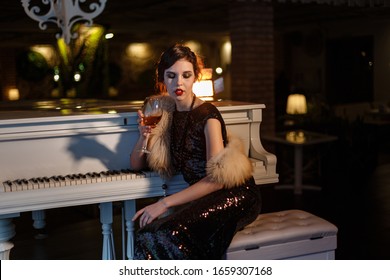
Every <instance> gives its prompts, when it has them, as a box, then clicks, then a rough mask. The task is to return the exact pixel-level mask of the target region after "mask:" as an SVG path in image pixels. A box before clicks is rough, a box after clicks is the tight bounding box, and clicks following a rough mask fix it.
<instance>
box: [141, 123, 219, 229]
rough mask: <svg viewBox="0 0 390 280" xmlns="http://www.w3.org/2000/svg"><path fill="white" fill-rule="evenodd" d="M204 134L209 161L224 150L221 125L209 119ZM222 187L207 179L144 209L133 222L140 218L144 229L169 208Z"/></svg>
mask: <svg viewBox="0 0 390 280" xmlns="http://www.w3.org/2000/svg"><path fill="white" fill-rule="evenodd" d="M204 132H205V136H206V147H207V158H208V159H209V158H210V157H212V156H213V155H215V154H217V153H218V152H220V151H221V150H222V149H223V148H224V145H223V138H222V132H221V123H220V122H219V121H218V120H217V119H209V120H208V121H207V123H206V126H205V130H204ZM222 187H223V185H221V184H218V183H215V182H213V181H211V180H210V179H209V178H208V177H205V178H203V179H201V180H200V181H198V182H197V183H195V184H193V185H191V186H189V187H188V188H186V189H184V190H182V191H180V192H177V193H175V194H172V195H170V196H168V197H165V198H164V199H163V200H160V201H158V202H156V203H154V204H151V205H148V206H146V207H145V208H142V209H141V210H139V211H138V212H137V213H136V214H135V215H134V217H133V221H135V220H136V219H138V218H139V217H140V226H141V227H143V226H144V225H146V224H148V223H150V222H152V221H153V220H154V219H155V218H157V217H158V216H160V215H161V214H163V213H164V212H165V211H167V210H168V208H169V207H172V206H178V205H182V204H185V203H188V202H190V201H193V200H196V199H199V198H201V197H203V196H206V195H208V194H210V193H212V192H215V191H217V190H219V189H221V188H222Z"/></svg>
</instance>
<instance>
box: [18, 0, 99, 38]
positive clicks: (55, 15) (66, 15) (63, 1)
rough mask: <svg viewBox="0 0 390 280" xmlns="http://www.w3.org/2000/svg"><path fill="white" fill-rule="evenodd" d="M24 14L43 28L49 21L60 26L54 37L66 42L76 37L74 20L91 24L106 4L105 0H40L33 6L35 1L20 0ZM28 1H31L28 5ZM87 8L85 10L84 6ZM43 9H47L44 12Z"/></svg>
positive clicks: (29, 0)
mask: <svg viewBox="0 0 390 280" xmlns="http://www.w3.org/2000/svg"><path fill="white" fill-rule="evenodd" d="M21 1H22V6H23V8H24V11H25V12H26V14H27V15H28V16H29V17H30V18H32V19H33V20H36V21H38V22H39V28H40V29H41V30H45V29H46V27H47V23H49V22H51V23H54V24H56V25H57V26H58V27H59V28H61V33H57V34H56V38H57V39H59V38H61V37H63V38H64V40H65V42H66V43H67V44H69V43H70V40H71V39H75V38H77V33H72V32H71V30H72V26H73V25H74V24H75V23H76V22H85V23H86V25H87V26H91V25H92V19H93V18H95V17H97V16H98V15H99V14H100V13H101V12H102V11H103V10H104V7H105V5H106V1H107V0H94V1H92V3H89V4H81V5H80V3H84V2H85V0H45V1H43V0H42V3H41V5H40V6H33V5H34V4H35V1H31V0H21ZM30 2H33V4H32V5H30ZM84 6H85V7H88V10H87V11H85V8H82V7H84ZM45 11H47V12H46V13H45Z"/></svg>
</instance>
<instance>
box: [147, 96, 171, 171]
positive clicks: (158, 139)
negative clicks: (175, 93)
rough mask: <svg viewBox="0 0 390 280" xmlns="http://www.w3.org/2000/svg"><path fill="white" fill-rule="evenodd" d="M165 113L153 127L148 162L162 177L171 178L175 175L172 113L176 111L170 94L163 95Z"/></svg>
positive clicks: (149, 142)
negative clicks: (172, 157)
mask: <svg viewBox="0 0 390 280" xmlns="http://www.w3.org/2000/svg"><path fill="white" fill-rule="evenodd" d="M161 98H162V100H163V102H162V108H163V115H162V117H161V120H160V121H159V122H158V124H157V126H156V127H155V128H154V129H152V133H151V134H150V136H149V140H148V150H149V151H150V153H149V154H147V158H146V160H147V162H148V165H149V167H150V168H151V169H152V170H153V171H155V172H157V173H158V174H159V175H160V176H161V177H162V178H164V179H169V178H170V177H172V175H173V167H172V164H171V153H170V152H169V151H170V143H171V135H170V133H169V132H170V131H171V125H172V113H173V111H175V107H176V105H175V100H173V99H172V98H171V97H170V96H167V95H163V96H162V97H161Z"/></svg>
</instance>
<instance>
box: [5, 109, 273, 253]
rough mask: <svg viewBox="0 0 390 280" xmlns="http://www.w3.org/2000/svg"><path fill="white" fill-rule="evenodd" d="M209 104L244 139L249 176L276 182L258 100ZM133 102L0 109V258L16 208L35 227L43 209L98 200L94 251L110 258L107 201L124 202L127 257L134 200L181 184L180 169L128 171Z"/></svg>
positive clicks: (133, 134) (134, 127)
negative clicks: (166, 177) (166, 176)
mask: <svg viewBox="0 0 390 280" xmlns="http://www.w3.org/2000/svg"><path fill="white" fill-rule="evenodd" d="M215 105H216V106H217V107H218V109H219V110H220V112H221V113H222V116H223V118H224V120H225V122H226V125H227V126H228V128H229V129H230V130H231V131H232V132H233V133H236V134H237V135H239V136H240V137H241V138H242V139H243V140H244V142H245V145H246V150H247V151H248V155H249V157H250V158H251V159H252V161H253V164H254V167H255V168H254V174H253V175H254V177H255V180H256V183H257V184H259V185H261V184H269V183H275V182H277V181H278V174H276V157H275V156H274V155H273V154H270V153H268V152H267V151H265V150H264V148H263V146H262V144H261V140H260V124H261V121H262V110H263V109H264V108H265V106H264V105H263V104H251V103H243V102H233V101H221V102H215ZM139 106H140V103H139V102H138V103H137V102H130V103H126V104H112V105H110V106H107V107H105V106H102V105H101V104H100V108H99V109H98V111H99V114H95V111H96V108H95V107H94V108H95V109H93V110H92V109H88V110H87V109H85V108H81V109H80V107H77V108H79V109H80V110H79V111H77V110H76V111H74V112H71V113H70V114H69V115H64V114H63V112H64V111H63V112H62V113H59V112H60V111H61V109H60V107H59V105H58V104H57V105H56V106H54V107H55V109H53V110H46V111H43V112H42V111H37V110H33V111H28V112H27V111H26V110H21V111H15V110H13V111H12V112H11V111H0V151H1V152H0V153H1V156H0V184H1V185H0V259H7V258H9V252H10V250H11V248H12V247H13V244H12V243H11V242H10V239H11V238H12V237H13V236H14V235H15V234H16V232H15V229H14V225H13V222H12V220H13V219H14V218H17V217H18V216H19V215H20V213H21V212H26V211H32V213H33V219H34V227H36V228H43V227H44V226H45V221H44V218H45V216H44V211H43V210H46V209H51V208H60V207H69V206H77V205H87V204H95V203H98V204H100V216H101V223H102V233H103V255H102V258H103V259H112V258H115V256H114V253H113V251H112V250H113V246H112V240H113V239H112V228H111V224H112V202H115V201H124V207H125V219H126V230H127V235H128V237H127V257H128V258H130V259H131V258H132V250H133V248H132V242H133V225H132V222H131V217H132V216H133V214H134V213H135V200H136V199H139V198H147V197H156V196H162V195H164V194H165V193H167V194H170V193H174V192H177V191H179V190H180V189H182V188H185V187H186V183H185V182H184V180H183V179H182V177H181V175H176V176H174V177H173V178H172V179H171V180H170V181H163V180H162V179H161V178H160V177H159V176H157V175H156V174H155V173H153V172H132V171H131V170H129V168H130V166H129V155H130V153H131V150H132V147H133V145H134V144H135V142H136V140H137V138H138V124H137V121H136V120H137V114H136V111H137V109H138V108H139ZM54 107H53V108H54ZM104 108H105V109H107V110H105V109H104ZM94 110H95V111H94ZM65 112H66V113H69V111H65ZM109 112H111V113H109ZM108 171H111V172H108ZM165 186H168V187H167V189H165Z"/></svg>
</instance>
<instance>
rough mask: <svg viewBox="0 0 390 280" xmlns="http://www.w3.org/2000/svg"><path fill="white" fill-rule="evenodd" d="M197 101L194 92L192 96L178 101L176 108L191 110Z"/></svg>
mask: <svg viewBox="0 0 390 280" xmlns="http://www.w3.org/2000/svg"><path fill="white" fill-rule="evenodd" d="M196 103H197V98H196V96H195V94H192V95H191V98H188V99H186V100H182V101H180V102H176V108H177V110H178V111H191V110H192V109H193V108H194V107H195V104H196Z"/></svg>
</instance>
